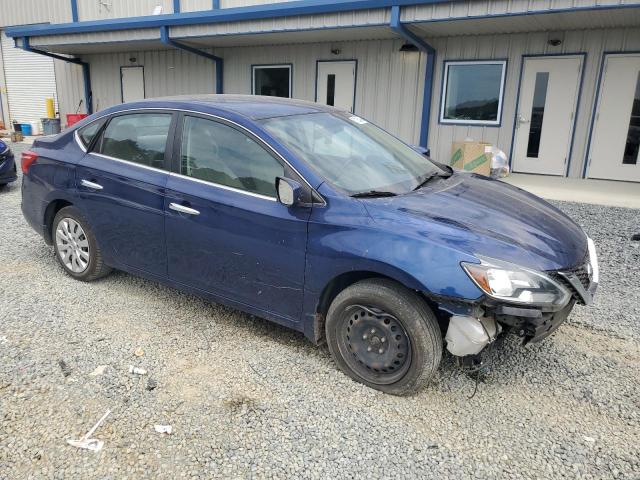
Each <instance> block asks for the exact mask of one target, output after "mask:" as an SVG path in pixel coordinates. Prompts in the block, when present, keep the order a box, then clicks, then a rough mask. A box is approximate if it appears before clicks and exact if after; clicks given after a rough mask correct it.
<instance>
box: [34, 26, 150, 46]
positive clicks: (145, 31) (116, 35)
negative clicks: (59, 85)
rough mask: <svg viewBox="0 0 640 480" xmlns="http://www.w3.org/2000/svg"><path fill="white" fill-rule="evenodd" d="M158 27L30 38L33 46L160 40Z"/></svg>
mask: <svg viewBox="0 0 640 480" xmlns="http://www.w3.org/2000/svg"><path fill="white" fill-rule="evenodd" d="M159 38H160V30H159V29H158V28H137V29H134V30H124V31H113V32H96V33H73V34H65V35H47V36H36V37H31V38H30V39H29V43H30V44H31V46H32V47H38V46H47V45H78V44H86V43H112V42H135V41H139V40H158V39H159Z"/></svg>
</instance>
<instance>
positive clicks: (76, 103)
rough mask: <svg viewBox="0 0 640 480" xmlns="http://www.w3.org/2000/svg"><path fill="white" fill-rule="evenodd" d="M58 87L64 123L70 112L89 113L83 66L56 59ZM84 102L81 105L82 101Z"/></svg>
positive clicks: (59, 108) (59, 104)
mask: <svg viewBox="0 0 640 480" xmlns="http://www.w3.org/2000/svg"><path fill="white" fill-rule="evenodd" d="M53 65H54V68H55V73H56V88H57V91H58V111H59V112H60V119H61V122H62V125H63V126H65V125H66V122H67V114H68V113H76V111H77V112H78V113H87V108H86V107H87V106H86V105H85V100H84V79H83V77H82V67H81V66H80V65H76V64H75V63H68V62H62V61H60V60H54V62H53ZM81 100H82V104H81V105H80V101H81Z"/></svg>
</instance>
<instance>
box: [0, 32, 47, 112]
mask: <svg viewBox="0 0 640 480" xmlns="http://www.w3.org/2000/svg"><path fill="white" fill-rule="evenodd" d="M2 56H3V57H4V74H5V79H6V89H7V91H6V95H7V100H8V103H9V121H13V120H16V121H17V122H18V123H27V122H39V121H40V120H41V119H42V118H44V117H46V116H47V107H46V103H45V99H46V98H47V97H52V98H54V99H57V92H56V74H55V71H54V68H53V59H52V58H49V57H45V56H44V55H39V54H37V53H30V52H25V51H24V50H22V49H21V48H16V47H15V46H14V43H13V39H12V38H10V37H7V36H6V35H5V34H4V32H3V33H2ZM3 94H4V92H3Z"/></svg>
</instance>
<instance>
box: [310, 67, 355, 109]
mask: <svg viewBox="0 0 640 480" xmlns="http://www.w3.org/2000/svg"><path fill="white" fill-rule="evenodd" d="M340 62H355V64H356V69H355V72H354V75H353V105H352V106H351V112H352V113H356V87H357V85H358V59H357V58H340V59H336V60H316V78H315V81H314V92H313V99H314V100H313V101H314V102H317V101H318V66H319V65H320V64H321V63H340Z"/></svg>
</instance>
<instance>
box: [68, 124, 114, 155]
mask: <svg viewBox="0 0 640 480" xmlns="http://www.w3.org/2000/svg"><path fill="white" fill-rule="evenodd" d="M96 123H101V125H100V127H99V128H98V131H97V132H96V134H95V135H94V136H93V138H92V139H91V141H90V142H89V143H88V144H86V145H85V143H84V142H83V141H82V137H81V136H80V132H82V130H84V129H86V128H87V127H90V126H91V125H94V124H96ZM107 123H109V118H108V117H99V118H97V119H95V120H94V121H92V122H89V123H87V124H86V125H83V126H81V127H78V128H76V129H75V130H74V132H73V136H74V138H75V140H76V143H77V144H78V146H79V147H80V149H81V150H82V151H83V152H84V153H87V152H90V151H91V150H92V149H93V146H94V145H95V144H96V143H97V142H98V140H99V139H100V138H101V137H102V131H103V130H104V127H105V125H106V124H107Z"/></svg>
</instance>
